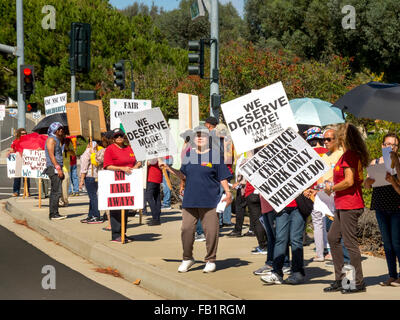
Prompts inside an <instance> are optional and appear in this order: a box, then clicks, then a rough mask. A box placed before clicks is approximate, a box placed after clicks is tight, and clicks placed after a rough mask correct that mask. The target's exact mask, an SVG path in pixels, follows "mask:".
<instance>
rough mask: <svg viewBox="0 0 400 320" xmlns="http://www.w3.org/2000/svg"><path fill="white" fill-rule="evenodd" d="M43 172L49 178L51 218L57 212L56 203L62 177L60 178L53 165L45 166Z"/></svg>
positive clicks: (60, 191) (58, 199)
mask: <svg viewBox="0 0 400 320" xmlns="http://www.w3.org/2000/svg"><path fill="white" fill-rule="evenodd" d="M44 173H45V174H47V175H48V176H49V178H50V201H49V217H50V218H51V217H52V216H54V215H55V214H58V204H59V201H60V198H61V194H62V189H61V185H62V179H60V177H59V176H58V174H57V173H56V171H55V169H54V167H47V168H46V170H45V171H44Z"/></svg>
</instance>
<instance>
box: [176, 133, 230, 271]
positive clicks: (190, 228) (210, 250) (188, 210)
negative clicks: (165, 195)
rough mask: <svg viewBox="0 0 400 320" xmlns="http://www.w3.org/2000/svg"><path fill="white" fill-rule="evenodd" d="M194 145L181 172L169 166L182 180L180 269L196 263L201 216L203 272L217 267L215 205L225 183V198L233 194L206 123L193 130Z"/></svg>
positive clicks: (225, 200)
mask: <svg viewBox="0 0 400 320" xmlns="http://www.w3.org/2000/svg"><path fill="white" fill-rule="evenodd" d="M194 132H195V133H196V134H195V138H194V144H195V148H193V149H190V150H188V151H187V152H186V154H185V157H184V158H183V159H182V166H181V169H180V171H178V170H175V169H173V168H170V167H168V170H169V171H170V172H171V173H174V174H176V175H177V176H178V177H179V178H180V179H181V180H182V181H183V182H184V184H183V187H182V188H181V194H182V195H183V202H182V232H181V237H182V246H183V261H182V263H181V265H180V266H179V268H178V272H186V271H188V270H189V268H190V267H191V266H192V265H193V264H194V262H195V261H194V259H193V243H194V234H195V231H196V224H197V221H198V220H199V219H200V221H201V224H202V226H203V229H204V233H205V237H206V248H207V254H206V257H205V261H206V262H207V263H206V266H205V268H204V269H203V272H206V273H207V272H213V271H215V269H216V265H215V260H216V253H217V247H218V236H219V218H218V214H217V211H216V207H217V205H218V203H219V201H220V196H219V194H220V193H219V192H220V191H219V190H220V185H222V187H223V189H224V191H225V196H226V198H225V199H224V200H222V201H224V202H226V205H229V204H230V203H231V202H232V194H231V192H230V191H229V186H228V180H229V179H231V178H232V174H231V173H230V171H229V169H228V167H227V166H226V165H225V164H224V161H223V159H221V155H220V153H219V150H213V149H210V145H209V131H208V129H207V128H206V127H204V126H198V127H196V128H195V129H194Z"/></svg>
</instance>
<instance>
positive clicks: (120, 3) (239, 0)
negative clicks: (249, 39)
mask: <svg viewBox="0 0 400 320" xmlns="http://www.w3.org/2000/svg"><path fill="white" fill-rule="evenodd" d="M229 1H230V2H232V4H233V6H234V7H235V8H236V10H237V11H238V12H239V15H240V16H241V17H243V6H244V0H219V2H220V3H223V4H225V3H228V2H229ZM109 2H110V3H111V4H112V5H113V6H114V7H117V8H118V9H124V8H126V7H128V6H130V5H132V4H133V3H134V2H138V3H144V4H145V5H147V6H149V7H151V4H152V2H154V4H155V5H156V6H158V7H163V8H164V10H166V11H169V10H173V9H176V8H177V7H178V6H179V3H180V0H137V1H135V0H109Z"/></svg>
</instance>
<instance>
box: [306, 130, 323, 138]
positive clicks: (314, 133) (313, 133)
mask: <svg viewBox="0 0 400 320" xmlns="http://www.w3.org/2000/svg"><path fill="white" fill-rule="evenodd" d="M323 138H324V135H323V133H322V130H321V128H320V127H312V128H310V129H308V130H307V138H306V140H307V141H310V140H313V139H323Z"/></svg>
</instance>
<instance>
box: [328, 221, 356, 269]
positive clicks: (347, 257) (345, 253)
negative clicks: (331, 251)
mask: <svg viewBox="0 0 400 320" xmlns="http://www.w3.org/2000/svg"><path fill="white" fill-rule="evenodd" d="M325 222H326V233H328V232H329V229H330V228H331V225H332V223H333V221H332V220H331V219H328V218H326V219H325ZM340 242H341V243H342V248H343V261H344V263H350V255H349V252H348V251H347V249H346V247H345V246H344V242H343V239H342V240H340Z"/></svg>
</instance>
